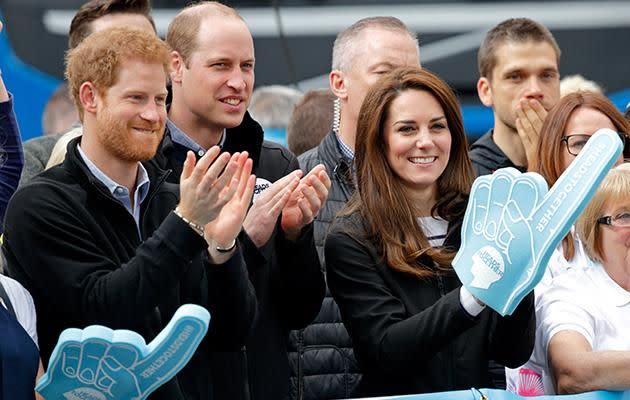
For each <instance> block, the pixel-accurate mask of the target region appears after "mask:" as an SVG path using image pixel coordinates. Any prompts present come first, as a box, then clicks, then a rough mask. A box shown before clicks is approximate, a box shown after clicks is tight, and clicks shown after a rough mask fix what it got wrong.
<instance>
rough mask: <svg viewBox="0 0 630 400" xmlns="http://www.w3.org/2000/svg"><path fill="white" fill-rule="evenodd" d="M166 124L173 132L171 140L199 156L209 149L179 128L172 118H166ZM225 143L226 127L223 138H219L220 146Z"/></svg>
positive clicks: (171, 132)
mask: <svg viewBox="0 0 630 400" xmlns="http://www.w3.org/2000/svg"><path fill="white" fill-rule="evenodd" d="M166 126H167V127H168V130H169V132H170V134H171V140H172V141H173V142H175V143H177V144H180V145H182V146H184V147H186V148H187V149H190V150H192V151H193V152H194V153H195V154H197V156H199V157H201V156H203V155H204V154H206V151H207V150H208V149H204V148H203V147H202V146H201V145H200V144H199V143H197V142H195V141H194V140H193V139H192V138H191V137H190V136H188V135H187V134H186V133H185V132H184V131H182V130H181V129H179V128H178V127H177V125H175V124H174V123H173V121H171V120H170V119H167V120H166ZM224 143H225V129H223V133H222V134H221V139H220V140H219V143H218V146H219V147H221V148H223V144H224Z"/></svg>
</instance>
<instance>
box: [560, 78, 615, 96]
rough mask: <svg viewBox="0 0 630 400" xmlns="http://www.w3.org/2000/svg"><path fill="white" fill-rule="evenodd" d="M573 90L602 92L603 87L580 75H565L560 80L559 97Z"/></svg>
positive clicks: (573, 91)
mask: <svg viewBox="0 0 630 400" xmlns="http://www.w3.org/2000/svg"><path fill="white" fill-rule="evenodd" d="M575 92H595V93H599V94H604V89H602V87H601V86H600V85H599V84H597V82H595V81H591V80H588V79H586V78H584V77H583V76H582V75H579V74H576V75H567V76H565V77H564V78H562V79H561V80H560V97H564V96H566V95H567V94H569V93H575Z"/></svg>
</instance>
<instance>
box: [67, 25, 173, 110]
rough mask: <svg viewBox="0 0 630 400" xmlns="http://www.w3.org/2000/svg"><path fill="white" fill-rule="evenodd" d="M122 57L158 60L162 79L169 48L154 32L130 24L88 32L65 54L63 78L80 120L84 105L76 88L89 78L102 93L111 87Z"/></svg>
mask: <svg viewBox="0 0 630 400" xmlns="http://www.w3.org/2000/svg"><path fill="white" fill-rule="evenodd" d="M125 60H140V61H142V62H146V63H155V64H161V65H162V66H163V68H164V74H165V76H164V79H165V80H166V79H167V77H168V74H169V72H170V66H169V65H170V50H169V48H168V46H167V45H166V43H164V42H163V41H162V40H160V38H158V37H157V36H155V35H154V34H151V33H148V32H144V31H141V30H139V29H133V28H126V27H125V28H123V27H116V28H110V29H106V30H104V31H101V32H94V33H93V34H91V35H89V36H88V37H87V38H86V39H85V40H84V41H83V42H81V44H79V45H78V46H77V47H75V48H74V49H72V50H70V51H68V53H67V54H66V80H67V81H68V87H69V90H70V95H71V96H72V98H73V100H74V104H75V105H76V106H77V109H78V111H79V118H80V119H81V122H83V106H82V105H81V99H80V98H79V88H80V87H81V85H82V84H83V83H85V82H92V84H94V86H95V87H96V90H98V91H99V92H100V93H101V94H104V93H106V92H107V89H109V88H110V87H112V86H113V85H114V84H115V83H116V81H117V79H118V73H119V68H118V67H119V66H120V64H121V63H122V62H123V61H125Z"/></svg>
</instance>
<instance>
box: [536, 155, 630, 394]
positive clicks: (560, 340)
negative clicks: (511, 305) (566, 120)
mask: <svg viewBox="0 0 630 400" xmlns="http://www.w3.org/2000/svg"><path fill="white" fill-rule="evenodd" d="M576 228H577V229H576V230H577V233H578V235H579V237H580V238H581V240H582V243H583V244H584V249H585V252H586V255H587V261H588V267H587V268H585V269H582V270H576V271H574V272H572V273H567V274H563V275H561V276H559V277H557V278H555V279H554V281H553V285H552V286H551V287H550V288H549V289H548V290H546V291H545V292H544V293H543V294H542V295H541V296H540V297H539V298H537V303H538V305H537V308H539V309H540V310H539V312H538V313H537V316H538V317H539V318H540V319H541V321H540V324H541V329H540V334H541V337H540V339H539V340H541V341H542V343H543V346H544V348H545V349H546V353H547V358H546V359H545V365H544V373H543V375H544V376H545V382H544V383H545V389H546V391H547V392H549V393H553V392H556V393H558V394H565V393H581V392H587V391H593V390H628V389H630V339H629V335H628V333H629V331H628V327H630V169H628V168H622V167H617V168H615V169H613V170H612V171H611V172H610V173H609V174H608V176H607V177H606V178H605V180H604V181H603V182H602V184H601V186H600V188H599V189H598V191H597V192H596V193H595V195H594V197H593V199H592V200H591V202H590V203H589V205H588V206H587V207H586V209H585V210H584V212H583V213H582V215H581V216H580V218H579V219H578V222H577V224H576Z"/></svg>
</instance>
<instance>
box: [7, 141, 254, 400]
mask: <svg viewBox="0 0 630 400" xmlns="http://www.w3.org/2000/svg"><path fill="white" fill-rule="evenodd" d="M79 140H80V138H77V139H75V140H73V141H72V142H70V144H69V145H68V154H67V156H66V160H65V162H64V163H63V164H62V165H59V166H57V167H54V168H52V169H50V170H47V171H45V172H43V173H42V174H41V175H39V176H37V177H36V178H34V179H33V180H32V181H31V183H30V184H28V185H26V186H24V187H23V188H21V189H20V190H18V192H17V193H16V194H15V196H14V197H13V199H12V200H11V202H10V204H9V209H8V211H7V218H6V230H5V236H4V243H3V251H4V253H5V255H6V258H7V267H8V271H9V274H10V275H11V276H12V277H14V278H15V279H17V280H18V281H19V282H21V283H22V284H23V285H24V287H26V288H27V289H28V290H29V292H30V293H31V294H32V296H33V299H34V301H35V306H36V310H37V315H38V319H39V320H38V334H39V344H40V350H41V356H42V361H43V362H44V365H46V363H47V361H48V359H49V357H50V354H51V351H52V349H53V347H54V346H55V344H56V341H57V339H58V337H59V334H60V333H61V331H62V330H63V329H65V328H69V327H77V328H84V327H85V326H87V325H92V324H101V325H105V326H108V327H110V328H112V329H129V330H133V331H136V332H138V333H139V334H141V335H142V336H143V337H144V339H145V341H146V342H147V343H148V342H150V341H151V340H153V338H154V337H155V336H156V335H157V334H158V333H159V332H160V331H161V330H162V329H163V328H164V327H165V326H166V324H167V323H168V322H169V320H170V319H171V317H172V316H173V314H174V313H175V311H176V310H177V308H179V306H181V305H183V304H187V303H194V304H199V305H201V306H204V307H206V308H207V309H208V310H209V311H210V314H211V322H210V327H209V331H208V334H207V336H206V338H205V339H204V340H203V341H202V343H201V345H200V347H199V349H198V350H197V352H196V353H195V355H194V356H193V358H192V359H191V361H190V363H189V364H188V365H187V366H186V367H185V368H184V369H183V370H182V371H181V372H180V373H179V374H178V375H177V376H176V377H175V378H174V379H172V380H171V381H169V382H168V383H166V384H165V385H164V386H162V387H161V388H160V389H158V390H157V391H156V392H155V393H154V394H153V395H152V396H150V398H151V399H164V400H173V399H182V400H183V399H187V400H188V399H204V400H206V399H212V398H216V397H213V393H214V387H213V385H214V384H215V383H216V379H215V377H214V374H213V370H215V369H218V368H219V366H217V364H216V361H217V357H215V355H217V354H220V352H224V351H232V350H233V349H238V348H240V347H241V346H242V345H243V343H244V342H245V340H246V338H247V335H248V334H249V332H250V329H251V326H252V324H253V321H254V319H255V313H256V298H255V293H254V290H253V287H252V285H251V283H250V282H249V281H248V279H247V272H246V266H245V263H244V262H243V258H242V256H241V251H240V250H238V249H237V251H236V253H235V254H234V256H233V257H232V258H231V259H230V260H229V261H227V262H226V263H225V264H224V265H210V263H209V261H208V258H207V251H206V249H207V243H206V241H205V240H204V239H203V238H202V237H200V236H199V235H198V234H197V233H195V232H194V231H193V230H192V229H191V228H190V227H189V226H188V225H187V224H186V223H185V222H184V221H183V220H182V219H181V218H179V217H178V216H176V215H175V214H174V213H173V212H172V210H173V209H174V208H175V206H176V204H177V202H178V193H179V190H178V188H177V186H175V185H171V184H168V183H165V182H164V181H165V179H166V176H167V173H165V172H163V171H157V170H154V169H152V168H150V167H149V166H147V171H148V173H149V179H150V181H151V184H150V189H149V194H148V195H147V198H146V199H145V201H144V202H143V203H142V205H141V217H140V226H141V234H142V237H139V236H138V231H137V227H136V223H135V221H134V219H133V217H132V216H131V215H130V214H129V212H128V211H127V210H126V209H125V208H124V206H123V205H122V204H121V203H120V202H118V201H117V200H115V199H114V198H113V197H112V196H111V194H110V192H109V191H108V189H107V188H106V187H105V186H104V185H103V184H102V183H101V182H100V181H99V180H98V179H97V178H96V177H94V175H92V173H91V172H90V171H89V169H88V168H87V166H86V165H85V164H84V162H83V160H82V159H81V158H80V155H79V154H78V150H77V146H76V145H77V143H78V142H79ZM240 247H241V246H240V245H239V248H240Z"/></svg>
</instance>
